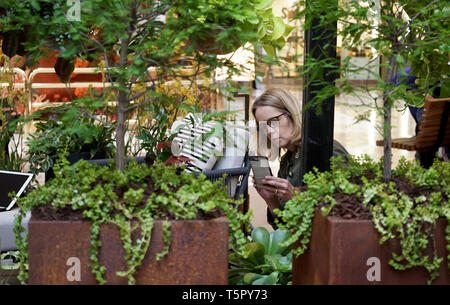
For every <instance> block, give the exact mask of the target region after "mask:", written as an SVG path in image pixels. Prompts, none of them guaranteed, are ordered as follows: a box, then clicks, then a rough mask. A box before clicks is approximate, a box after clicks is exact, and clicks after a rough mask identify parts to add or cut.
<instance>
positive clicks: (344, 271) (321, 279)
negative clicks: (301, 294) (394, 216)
mask: <svg viewBox="0 0 450 305" xmlns="http://www.w3.org/2000/svg"><path fill="white" fill-rule="evenodd" d="M446 226H447V221H446V220H445V219H438V221H437V222H436V227H435V239H436V248H437V254H438V256H439V257H443V258H444V260H443V262H442V263H441V265H440V269H439V273H440V276H439V278H437V279H436V280H434V281H433V284H440V285H443V284H444V285H448V284H450V272H449V270H448V269H447V263H448V260H447V255H448V253H446V241H445V228H446ZM379 241H380V234H379V233H378V232H377V231H376V230H375V228H374V227H373V223H372V221H370V220H346V219H342V218H338V217H326V216H323V215H322V213H321V212H319V211H318V210H316V214H315V217H314V220H313V231H312V235H311V241H310V244H309V247H308V250H307V251H306V252H305V253H304V254H303V255H300V256H299V257H298V258H295V257H294V260H293V267H292V278H293V279H292V283H293V284H294V285H305V284H306V285H377V284H378V285H380V284H381V285H396V284H401V285H416V284H417V285H424V284H426V283H427V279H428V278H429V275H428V272H427V271H426V270H425V269H424V268H419V267H415V268H412V269H408V270H404V271H399V270H395V269H394V268H393V267H391V266H390V265H389V260H390V259H391V257H392V252H395V253H400V251H399V250H400V245H399V243H398V242H397V241H395V240H389V241H386V242H385V243H383V244H381V245H380V243H379ZM370 258H378V259H379V266H380V268H379V276H380V277H379V278H378V279H374V278H373V277H371V276H369V277H368V273H369V275H373V273H372V271H373V270H374V269H371V268H374V267H375V263H373V259H370Z"/></svg>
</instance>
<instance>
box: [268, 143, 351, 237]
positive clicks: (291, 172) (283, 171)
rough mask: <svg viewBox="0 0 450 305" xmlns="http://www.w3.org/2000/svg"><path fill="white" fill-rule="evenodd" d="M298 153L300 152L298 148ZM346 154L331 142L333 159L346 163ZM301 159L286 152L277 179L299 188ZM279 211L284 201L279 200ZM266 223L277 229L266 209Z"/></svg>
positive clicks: (340, 147) (338, 145)
mask: <svg viewBox="0 0 450 305" xmlns="http://www.w3.org/2000/svg"><path fill="white" fill-rule="evenodd" d="M298 152H300V147H298ZM347 155H348V152H347V150H346V149H345V148H344V146H342V145H341V143H339V142H338V141H336V140H334V141H333V157H337V156H341V157H342V158H343V160H344V161H345V162H347V161H348V158H347ZM300 161H301V158H300V155H299V154H297V153H296V152H292V151H287V152H286V153H285V154H284V155H283V157H281V161H280V170H279V171H278V177H280V178H284V179H287V180H288V181H289V182H290V183H291V184H292V186H300V185H301V183H302V180H303V177H300V172H301V171H300V168H301V162H300ZM280 203H281V209H283V208H284V204H285V201H284V200H281V199H280ZM267 222H268V223H269V224H270V225H271V226H272V228H274V230H276V229H277V225H276V224H275V220H274V218H273V216H272V214H271V213H270V211H269V208H267Z"/></svg>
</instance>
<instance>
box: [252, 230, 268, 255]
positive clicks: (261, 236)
mask: <svg viewBox="0 0 450 305" xmlns="http://www.w3.org/2000/svg"><path fill="white" fill-rule="evenodd" d="M252 240H253V241H254V242H257V243H260V244H262V245H263V246H264V248H265V249H266V251H267V249H269V242H270V234H269V232H268V231H267V230H266V228H263V227H258V228H255V229H253V231H252Z"/></svg>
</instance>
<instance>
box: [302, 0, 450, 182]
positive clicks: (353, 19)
mask: <svg viewBox="0 0 450 305" xmlns="http://www.w3.org/2000/svg"><path fill="white" fill-rule="evenodd" d="M297 6H298V11H297V15H296V18H298V19H300V20H302V24H303V29H305V30H307V29H311V30H313V31H314V39H319V38H320V39H324V40H327V41H330V44H325V45H323V46H322V45H321V46H320V47H318V48H317V49H316V50H312V51H311V53H313V54H315V55H314V57H312V56H308V55H307V54H305V58H304V64H303V65H302V66H299V68H298V69H299V75H300V77H305V78H306V80H307V81H305V83H304V87H305V88H306V86H310V87H313V88H319V89H318V90H316V91H315V92H314V98H313V99H312V100H311V101H310V103H309V104H308V105H307V107H312V106H316V107H317V110H318V112H320V107H321V104H322V102H323V101H325V100H327V99H328V98H330V97H332V96H335V95H338V94H345V95H352V96H354V97H356V98H358V99H359V101H360V102H358V104H357V105H356V106H358V107H359V109H357V111H358V112H361V111H362V110H361V109H362V108H361V107H364V108H365V109H369V110H370V111H375V113H376V114H377V115H378V116H379V117H381V118H382V120H381V121H380V122H381V124H379V126H377V130H378V131H379V133H380V134H381V136H383V138H384V139H388V138H389V137H388V135H389V134H390V132H391V131H390V130H391V126H390V124H391V123H390V118H391V109H393V108H397V107H398V108H399V110H404V109H405V106H406V105H413V106H416V107H421V106H423V103H424V100H425V96H426V94H430V95H431V92H433V90H434V88H436V87H437V86H440V87H441V97H448V96H449V95H448V94H449V89H448V88H449V87H450V86H449V80H448V78H447V77H446V76H448V75H449V74H450V66H449V65H448V54H449V47H448V46H449V37H450V24H449V20H450V18H449V16H450V15H449V14H450V6H449V4H448V1H439V0H434V1H426V0H424V1H422V0H420V1H419V0H418V1H410V0H387V1H374V0H368V1H364V2H361V1H358V0H349V1H338V0H333V1H330V0H316V1H306V0H299V1H298V2H297ZM406 15H408V17H406ZM336 25H337V27H336ZM334 28H337V35H338V36H340V40H341V41H342V49H347V50H363V49H366V50H370V51H371V53H372V54H374V55H373V56H372V57H371V58H369V63H368V64H367V65H365V66H361V67H359V66H356V65H355V64H353V61H351V58H350V57H347V58H343V59H342V60H340V58H333V57H330V56H329V55H328V54H331V52H334V47H333V45H332V43H331V42H333V41H335V40H336V37H335V36H334V35H335V33H333V31H328V32H326V31H324V30H323V29H334ZM327 52H328V53H327ZM408 66H411V75H412V76H415V77H418V79H417V81H416V84H415V85H414V90H410V89H412V88H411V87H412V86H408V87H407V86H406V80H407V78H406V76H405V73H403V71H404V70H405V68H406V67H408ZM380 70H381V71H382V73H379V71H380ZM361 72H362V73H367V74H368V75H369V76H371V77H372V78H373V79H375V80H376V81H377V85H376V86H367V85H366V84H363V85H356V84H351V85H350V84H349V82H348V80H349V79H350V75H351V74H354V73H361ZM398 74H400V77H399V78H397V82H398V83H397V84H396V83H394V82H393V77H394V76H396V75H398ZM329 75H336V76H337V80H336V81H329V79H328V78H327V77H328V76H329ZM397 101H400V103H398V105H397V104H396V102H397ZM367 113H369V112H365V114H367ZM359 118H366V116H365V115H364V116H361V117H359ZM390 156H391V151H390V144H388V146H387V149H385V151H384V162H385V164H384V166H383V170H384V176H385V177H386V178H390V177H391V162H390V160H391V158H390Z"/></svg>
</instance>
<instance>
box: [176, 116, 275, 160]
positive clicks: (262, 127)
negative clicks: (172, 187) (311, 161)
mask: <svg viewBox="0 0 450 305" xmlns="http://www.w3.org/2000/svg"><path fill="white" fill-rule="evenodd" d="M202 115H203V114H202V113H199V114H194V115H193V116H194V117H195V118H196V119H195V120H196V121H197V122H194V124H192V123H190V124H188V123H181V124H180V125H178V126H177V128H176V129H175V131H173V133H175V134H176V137H175V139H174V140H173V141H172V145H171V152H172V154H173V155H174V156H180V155H182V154H183V152H185V153H188V154H195V153H196V152H201V151H204V148H205V147H206V148H208V147H211V143H213V144H214V150H215V152H214V155H215V156H216V157H243V156H245V154H246V152H247V147H249V148H250V149H249V150H250V151H252V152H257V153H258V154H266V155H270V160H275V159H276V158H277V157H278V156H279V153H280V150H279V142H278V141H277V139H279V130H278V122H272V123H271V126H268V125H267V122H265V121H261V122H259V123H258V126H256V124H255V121H251V122H250V124H249V125H248V126H246V124H245V122H243V121H225V122H214V121H207V122H202V120H201V117H202ZM269 132H270V136H268V135H269ZM188 138H189V139H188Z"/></svg>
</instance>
